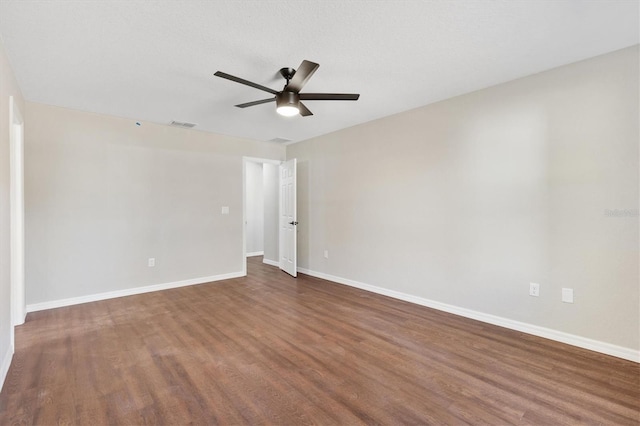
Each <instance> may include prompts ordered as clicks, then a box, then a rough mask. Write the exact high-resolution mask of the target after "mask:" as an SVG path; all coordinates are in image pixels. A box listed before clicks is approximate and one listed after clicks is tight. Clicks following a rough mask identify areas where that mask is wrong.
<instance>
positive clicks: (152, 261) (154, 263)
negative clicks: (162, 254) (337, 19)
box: [147, 257, 156, 268]
mask: <svg viewBox="0 0 640 426" xmlns="http://www.w3.org/2000/svg"><path fill="white" fill-rule="evenodd" d="M147 264H148V265H149V267H150V268H153V267H154V266H156V258H155V257H150V258H149V261H148V263H147Z"/></svg>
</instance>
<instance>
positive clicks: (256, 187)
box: [243, 157, 281, 274]
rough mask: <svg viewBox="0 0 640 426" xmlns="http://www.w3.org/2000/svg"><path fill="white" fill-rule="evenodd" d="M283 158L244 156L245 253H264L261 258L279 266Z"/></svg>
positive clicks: (245, 260)
mask: <svg viewBox="0 0 640 426" xmlns="http://www.w3.org/2000/svg"><path fill="white" fill-rule="evenodd" d="M280 164H281V162H280V161H277V160H268V159H262V158H250V157H244V158H243V180H244V185H243V186H244V196H243V205H244V208H243V223H244V227H243V247H244V248H243V255H244V273H245V274H246V273H247V258H248V257H254V256H262V262H263V263H266V264H268V265H272V266H279V217H278V214H279V210H278V209H279V198H280V194H279V190H280V188H279V176H280V175H279V167H280Z"/></svg>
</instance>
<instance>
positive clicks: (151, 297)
mask: <svg viewBox="0 0 640 426" xmlns="http://www.w3.org/2000/svg"><path fill="white" fill-rule="evenodd" d="M248 266H249V275H248V277H246V278H239V279H233V280H227V281H221V282H216V283H210V284H203V285H198V286H191V287H183V288H177V289H172V290H166V291H160V292H155V293H148V294H143V295H136V296H130V297H126V298H120V299H112V300H105V301H100V302H94V303H87V304H83V305H76V306H70V307H65V308H59V309H52V310H48V311H41V312H34V313H30V314H29V315H28V317H27V321H26V323H25V324H24V325H22V326H20V327H18V328H17V330H16V353H15V355H14V359H13V363H12V365H11V368H10V370H9V373H8V377H7V380H6V383H5V386H4V388H3V390H2V392H1V393H0V425H11V424H41V425H49V424H78V425H88V424H91V425H101V424H123V425H137V424H141V425H142V424H167V425H169V424H171V425H175V424H207V425H208V424H222V425H227V424H234V425H235V424H278V425H285V424H287V425H288V424H296V425H304V424H322V425H328V424H340V425H342V424H349V425H355V424H389V425H392V424H393V425H396V424H456V425H458V424H531V425H540V424H544V425H547V424H554V425H563V424H566V425H575V424H606V425H640V366H639V365H638V364H637V363H633V362H630V361H625V360H621V359H617V358H613V357H609V356H606V355H602V354H598V353H594V352H590V351H587V350H583V349H579V348H575V347H571V346H568V345H564V344H561V343H558V342H554V341H550V340H546V339H542V338H538V337H535V336H531V335H527V334H524V333H520V332H516V331H513V330H508V329H504V328H501V327H497V326H492V325H489V324H485V323H481V322H477V321H473V320H470V319H467V318H462V317H458V316H455V315H451V314H447V313H444V312H440V311H435V310H432V309H428V308H425V307H423V306H418V305H414V304H411V303H408V302H403V301H399V300H395V299H391V298H387V297H384V296H380V295H376V294H373V293H368V292H365V291H361V290H358V289H354V288H351V287H346V286H342V285H339V284H335V283H330V282H327V281H323V280H320V279H317V278H313V277H309V276H305V275H300V276H299V277H298V278H297V279H294V278H291V277H289V276H288V275H286V274H284V273H282V272H281V271H279V270H278V269H277V268H274V267H271V266H267V265H264V264H262V263H261V258H250V259H249V265H248Z"/></svg>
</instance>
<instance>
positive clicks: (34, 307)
mask: <svg viewBox="0 0 640 426" xmlns="http://www.w3.org/2000/svg"><path fill="white" fill-rule="evenodd" d="M246 275H247V274H246V273H243V272H232V273H229V274H221V275H213V276H210V277H201V278H192V279H189V280H183V281H174V282H170V283H164V284H154V285H148V286H144V287H134V288H127V289H124V290H116V291H109V292H106V293H98V294H90V295H87V296H80V297H71V298H69V299H61V300H52V301H50V302H41V303H33V304H31V305H27V312H36V311H43V310H45V309H54V308H61V307H63V306H71V305H79V304H81V303H88V302H96V301H98V300H106V299H114V298H116V297H123V296H132V295H134V294H142V293H150V292H152V291H159V290H168V289H171V288H178V287H186V286H190V285H196V284H204V283H209V282H213V281H221V280H228V279H231V278H239V277H244V276H246Z"/></svg>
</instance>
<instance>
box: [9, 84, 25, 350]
mask: <svg viewBox="0 0 640 426" xmlns="http://www.w3.org/2000/svg"><path fill="white" fill-rule="evenodd" d="M23 117H24V116H23V115H22V113H21V112H20V108H19V107H18V104H17V103H16V100H15V98H14V97H13V96H10V97H9V123H10V130H9V134H10V136H9V206H10V207H9V209H10V213H9V223H10V226H9V228H10V241H11V242H10V253H11V264H10V265H11V266H10V272H9V273H10V277H11V278H10V280H11V344H12V345H14V344H15V341H14V338H15V330H14V328H15V326H17V325H20V324H23V323H24V320H25V318H26V315H27V305H26V289H25V279H24V277H25V261H24V119H23Z"/></svg>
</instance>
